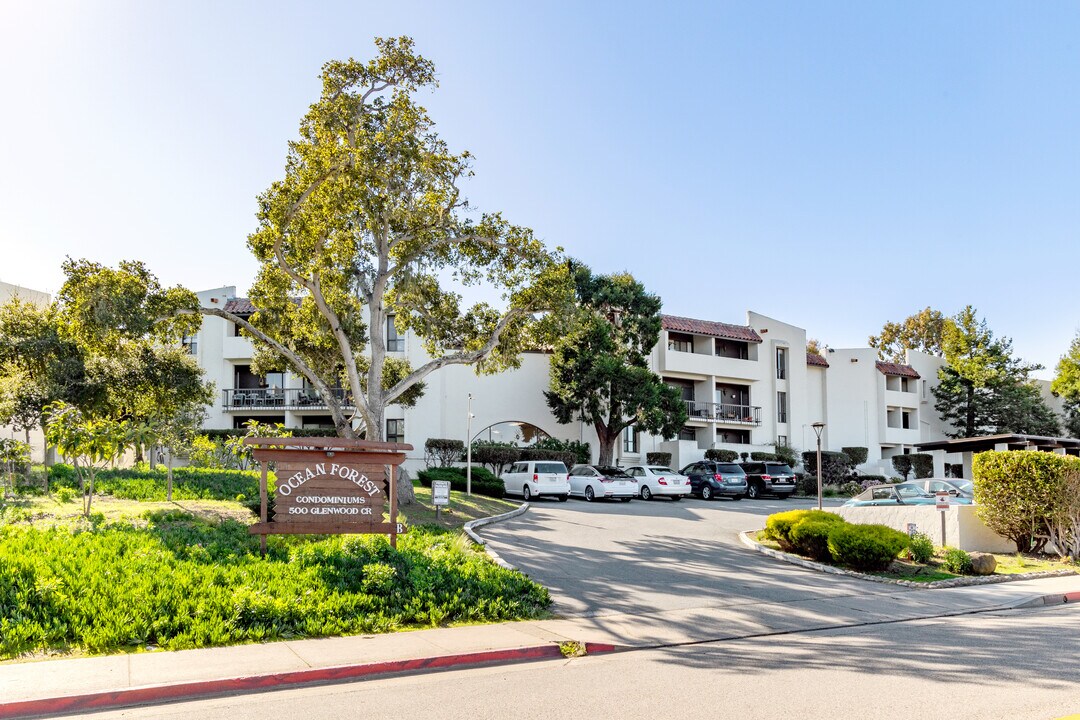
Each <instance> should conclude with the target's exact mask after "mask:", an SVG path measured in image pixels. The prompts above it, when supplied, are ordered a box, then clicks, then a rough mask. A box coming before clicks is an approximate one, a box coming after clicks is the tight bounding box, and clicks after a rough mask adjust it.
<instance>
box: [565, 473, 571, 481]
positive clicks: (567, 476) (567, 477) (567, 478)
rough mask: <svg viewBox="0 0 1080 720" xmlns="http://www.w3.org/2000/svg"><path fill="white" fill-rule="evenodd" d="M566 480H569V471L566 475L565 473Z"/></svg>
mask: <svg viewBox="0 0 1080 720" xmlns="http://www.w3.org/2000/svg"><path fill="white" fill-rule="evenodd" d="M566 482H570V474H569V473H567V475H566Z"/></svg>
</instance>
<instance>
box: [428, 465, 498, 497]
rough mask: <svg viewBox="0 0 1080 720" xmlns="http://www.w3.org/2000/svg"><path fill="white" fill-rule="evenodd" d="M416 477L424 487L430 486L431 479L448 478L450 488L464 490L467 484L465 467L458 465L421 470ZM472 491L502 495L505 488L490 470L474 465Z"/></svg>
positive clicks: (489, 495)
mask: <svg viewBox="0 0 1080 720" xmlns="http://www.w3.org/2000/svg"><path fill="white" fill-rule="evenodd" d="M416 477H417V478H418V479H419V480H420V484H421V485H423V486H424V487H431V481H432V480H449V481H450V489H452V490H460V491H461V492H465V488H466V485H467V479H466V477H465V468H459V467H447V468H431V469H430V470H421V471H420V472H418V473H417V474H416ZM472 491H473V492H474V493H475V494H477V495H486V496H488V497H502V496H503V494H504V491H505V488H504V487H503V481H502V480H500V479H499V478H497V477H495V475H493V474H492V473H491V471H490V470H488V469H487V468H482V467H475V466H474V467H473V469H472Z"/></svg>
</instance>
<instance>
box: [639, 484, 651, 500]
mask: <svg viewBox="0 0 1080 720" xmlns="http://www.w3.org/2000/svg"><path fill="white" fill-rule="evenodd" d="M641 499H642V500H652V490H650V489H649V486H648V485H642V486H641Z"/></svg>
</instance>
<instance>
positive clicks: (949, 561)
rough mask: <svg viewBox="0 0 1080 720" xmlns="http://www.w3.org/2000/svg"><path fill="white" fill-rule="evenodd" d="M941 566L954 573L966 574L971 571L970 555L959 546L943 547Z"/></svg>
mask: <svg viewBox="0 0 1080 720" xmlns="http://www.w3.org/2000/svg"><path fill="white" fill-rule="evenodd" d="M941 567H943V568H945V569H946V570H948V571H949V572H951V573H954V574H956V575H968V574H970V573H971V556H970V555H968V554H967V553H966V552H964V551H963V550H961V549H960V548H952V547H951V548H945V556H944V558H943V559H942V560H941Z"/></svg>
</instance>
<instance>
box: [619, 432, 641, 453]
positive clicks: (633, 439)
mask: <svg viewBox="0 0 1080 720" xmlns="http://www.w3.org/2000/svg"><path fill="white" fill-rule="evenodd" d="M622 449H623V452H624V453H630V454H632V455H637V453H638V435H637V430H635V429H634V428H632V427H628V428H626V429H625V430H623V435H622Z"/></svg>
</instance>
